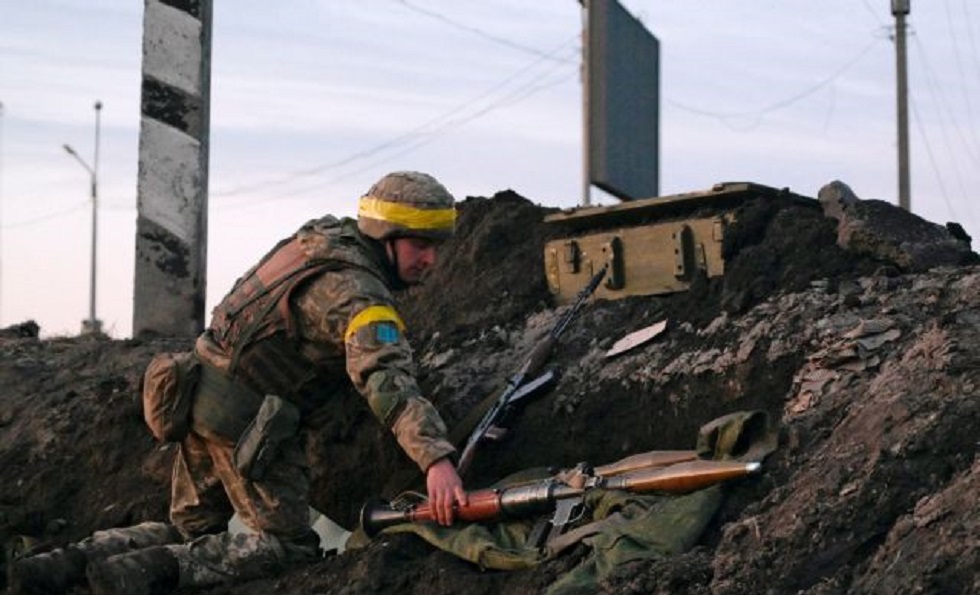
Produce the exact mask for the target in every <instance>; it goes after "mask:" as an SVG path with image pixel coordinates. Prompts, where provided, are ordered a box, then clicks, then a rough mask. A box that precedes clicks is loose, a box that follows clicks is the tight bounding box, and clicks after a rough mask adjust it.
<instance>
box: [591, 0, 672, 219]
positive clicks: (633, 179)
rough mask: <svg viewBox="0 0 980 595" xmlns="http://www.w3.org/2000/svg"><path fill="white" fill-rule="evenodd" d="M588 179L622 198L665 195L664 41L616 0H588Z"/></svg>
mask: <svg viewBox="0 0 980 595" xmlns="http://www.w3.org/2000/svg"><path fill="white" fill-rule="evenodd" d="M583 5H584V6H585V10H586V15H587V17H586V18H587V21H586V23H587V25H586V26H587V28H586V38H587V39H586V42H585V44H584V46H585V51H586V57H585V68H586V82H585V93H586V96H585V110H584V111H585V118H586V124H585V128H586V133H585V135H586V151H587V159H586V161H587V170H588V171H587V176H588V182H589V183H590V184H594V185H596V186H598V187H599V188H601V189H603V190H605V191H606V192H609V193H610V194H612V195H613V196H615V197H617V198H619V199H621V200H630V199H637V198H650V197H654V196H657V195H658V194H659V193H660V175H659V170H660V165H659V157H660V42H659V41H657V38H656V37H654V36H653V34H652V33H650V32H649V31H648V30H647V29H646V27H644V26H643V24H642V23H640V22H639V21H638V20H637V19H636V18H634V17H633V15H631V14H630V13H629V12H627V11H626V9H625V8H623V7H622V6H621V5H620V4H619V2H617V1H616V0H585V1H584V3H583Z"/></svg>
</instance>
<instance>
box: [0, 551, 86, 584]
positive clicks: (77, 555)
mask: <svg viewBox="0 0 980 595" xmlns="http://www.w3.org/2000/svg"><path fill="white" fill-rule="evenodd" d="M86 563H87V559H86V556H85V553H84V552H82V551H81V550H80V549H78V548H76V547H74V546H71V545H69V546H68V547H66V548H64V549H56V550H52V551H50V552H47V553H44V554H37V555H34V556H29V557H27V558H21V559H20V560H16V561H14V562H12V563H11V564H10V566H9V567H8V568H7V592H8V593H10V594H11V595H51V594H53V593H67V592H68V591H69V590H70V589H71V588H72V587H74V586H76V585H80V584H83V583H84V582H85V565H86Z"/></svg>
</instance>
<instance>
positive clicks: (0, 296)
mask: <svg viewBox="0 0 980 595" xmlns="http://www.w3.org/2000/svg"><path fill="white" fill-rule="evenodd" d="M0 328H3V102H2V101H0Z"/></svg>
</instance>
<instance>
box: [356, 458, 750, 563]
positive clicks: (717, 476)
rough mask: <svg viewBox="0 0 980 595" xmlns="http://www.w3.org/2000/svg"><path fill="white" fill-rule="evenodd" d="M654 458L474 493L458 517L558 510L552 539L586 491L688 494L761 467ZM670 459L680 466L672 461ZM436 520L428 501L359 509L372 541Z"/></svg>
mask: <svg viewBox="0 0 980 595" xmlns="http://www.w3.org/2000/svg"><path fill="white" fill-rule="evenodd" d="M650 454H653V460H652V461H651V462H652V466H649V467H646V468H641V469H638V470H632V471H628V472H625V473H619V471H621V470H622V469H624V468H630V467H631V466H632V465H631V464H626V465H620V464H618V463H614V464H611V465H606V466H604V467H597V468H596V470H604V471H607V472H608V473H609V474H608V475H598V474H597V473H595V470H591V469H590V468H589V467H588V466H583V465H579V466H578V467H576V468H575V469H574V470H572V471H573V473H571V475H572V477H574V478H576V479H577V480H572V481H567V480H566V479H567V476H566V478H565V479H563V478H562V474H559V475H556V476H553V477H549V478H547V479H543V480H540V481H533V482H528V483H523V484H518V485H515V486H510V487H504V488H500V489H487V490H479V491H474V492H470V493H469V494H468V496H467V504H466V505H459V504H456V506H455V511H456V518H457V519H458V520H461V521H466V522H488V521H500V520H505V519H508V518H527V517H531V516H536V515H539V514H541V513H545V512H549V511H554V516H553V518H552V519H551V520H550V523H549V528H548V532H547V534H546V535H545V536H544V537H546V538H547V539H551V538H552V537H554V536H555V535H557V534H559V533H561V532H562V531H564V530H565V528H566V525H568V524H570V523H572V522H574V521H575V520H577V519H578V517H580V516H581V514H582V502H583V496H584V494H585V493H586V492H587V491H588V490H594V489H608V490H626V491H629V492H637V493H644V492H654V491H658V492H672V493H684V492H691V491H694V490H698V489H701V488H705V487H708V486H711V485H713V484H716V483H718V482H721V481H725V480H729V479H735V478H739V477H744V476H746V475H751V474H754V473H757V472H758V471H759V469H760V468H761V465H760V463H757V462H752V463H743V462H737V461H715V460H703V459H697V458H696V453H693V452H690V451H663V452H662V453H656V452H655V453H647V455H645V456H648V457H649V456H650ZM631 458H634V457H631ZM671 460H675V461H682V462H676V463H670V461H671ZM624 461H628V459H624ZM633 462H638V461H633ZM566 473H568V472H566ZM617 473H619V474H617ZM435 518H436V516H435V513H434V511H433V510H432V508H431V506H430V505H429V503H428V502H427V501H424V500H421V501H416V502H408V501H405V500H401V501H395V502H393V503H388V502H381V501H376V502H369V503H368V504H366V505H365V506H364V507H363V508H362V509H361V528H362V529H363V531H364V533H365V534H367V535H368V536H369V537H373V536H374V535H376V534H377V533H378V532H380V531H382V530H383V529H386V528H388V527H391V526H394V525H399V524H402V523H420V522H430V521H434V520H435ZM528 541H529V542H533V543H534V544H535V545H536V546H540V545H542V539H541V536H538V537H534V536H531V537H530V538H529V540H528Z"/></svg>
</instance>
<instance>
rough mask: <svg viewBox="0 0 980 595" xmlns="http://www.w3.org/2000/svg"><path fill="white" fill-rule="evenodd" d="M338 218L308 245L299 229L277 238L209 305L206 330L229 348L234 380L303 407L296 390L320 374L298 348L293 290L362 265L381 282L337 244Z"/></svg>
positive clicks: (378, 273) (359, 259)
mask: <svg viewBox="0 0 980 595" xmlns="http://www.w3.org/2000/svg"><path fill="white" fill-rule="evenodd" d="M335 221H336V220H332V219H327V220H326V222H327V223H328V224H330V223H334V222H335ZM324 222H325V220H321V221H319V222H317V223H324ZM344 223H349V222H346V221H345V222H344ZM344 223H335V224H334V225H330V226H329V227H328V228H327V229H326V230H325V231H326V234H327V235H326V237H325V240H326V241H325V242H324V243H323V244H322V245H318V246H315V247H313V248H312V249H311V248H309V247H307V246H304V245H303V243H302V241H301V239H300V237H299V234H297V235H294V236H293V237H291V238H287V239H285V240H283V241H281V242H280V243H279V244H277V245H276V246H275V247H274V248H273V249H272V250H271V251H270V252H269V253H268V254H266V255H265V256H264V257H263V258H262V260H261V261H260V262H259V263H258V264H257V265H256V266H255V267H253V268H252V269H251V270H250V271H248V272H247V273H246V274H245V276H243V277H242V278H241V279H239V280H238V281H237V282H236V283H235V286H234V287H233V288H232V290H231V291H230V292H229V293H228V295H227V296H225V298H224V299H223V300H222V301H221V303H220V304H218V306H217V307H216V308H215V309H214V312H213V314H212V321H211V326H210V327H209V329H208V333H209V334H210V336H211V339H212V340H213V341H214V342H215V343H217V344H218V345H219V346H220V347H221V348H222V350H224V351H225V353H228V354H230V356H231V364H230V366H229V369H228V370H227V374H228V376H229V377H230V378H231V379H233V380H234V381H235V382H240V383H243V384H244V385H246V386H248V387H249V388H251V389H252V390H255V391H257V392H258V393H260V394H275V395H279V396H280V397H282V398H284V399H287V400H289V401H291V402H293V403H294V404H296V405H298V406H300V407H301V409H306V408H307V406H308V405H309V404H307V403H303V402H302V400H303V399H302V398H301V397H300V395H301V394H303V393H304V392H305V390H304V389H306V388H309V387H310V385H311V384H313V383H315V382H316V383H319V382H322V381H323V380H324V379H323V378H321V377H320V376H321V375H320V372H321V371H320V370H318V369H317V367H316V366H315V365H314V363H313V362H312V361H311V360H310V359H309V358H307V357H306V356H304V355H303V354H302V353H301V352H300V350H299V338H300V337H299V331H298V328H297V321H296V319H295V314H294V313H293V312H292V309H291V308H290V303H291V298H292V296H293V294H294V293H295V291H296V290H297V289H298V288H300V287H301V286H302V285H303V282H304V281H307V280H310V279H312V278H314V277H316V276H317V275H320V274H322V273H324V272H327V271H338V270H342V269H348V268H358V269H361V270H365V271H367V272H369V273H371V274H373V275H375V276H376V277H378V278H379V279H381V280H382V282H386V281H385V279H384V278H383V275H382V273H381V271H379V270H377V268H376V267H374V266H370V261H369V260H368V259H367V258H365V257H364V256H361V255H360V254H358V253H357V252H358V251H357V250H356V248H358V247H355V250H351V249H345V248H346V247H340V246H338V242H337V241H336V240H337V238H339V237H341V235H342V234H344V231H345V230H344ZM314 233H316V232H314ZM332 240H333V241H332Z"/></svg>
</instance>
